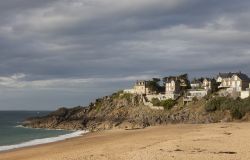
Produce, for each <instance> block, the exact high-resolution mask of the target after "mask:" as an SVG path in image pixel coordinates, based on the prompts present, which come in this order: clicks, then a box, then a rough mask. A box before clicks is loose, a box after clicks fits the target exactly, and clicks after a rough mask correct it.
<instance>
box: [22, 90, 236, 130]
mask: <svg viewBox="0 0 250 160" xmlns="http://www.w3.org/2000/svg"><path fill="white" fill-rule="evenodd" d="M206 101H207V100H206V99H201V100H199V101H196V102H191V103H190V104H188V105H186V106H183V104H182V98H179V99H178V100H177V103H176V105H175V106H173V107H172V108H171V109H169V110H152V109H150V108H149V107H148V106H144V105H143V102H142V98H141V96H138V95H132V94H123V93H114V94H113V95H111V96H106V97H103V98H101V99H97V100H96V102H94V103H91V104H90V105H89V106H87V107H75V108H71V109H67V108H60V109H58V110H57V111H55V112H52V113H50V114H49V115H47V116H44V117H33V118H28V119H27V120H26V121H25V122H24V123H23V125H24V126H25V127H33V128H54V129H67V130H76V129H77V130H78V129H88V130H90V131H97V130H104V129H112V128H122V129H138V128H144V127H147V126H155V125H165V124H168V123H214V122H220V121H232V116H231V114H230V111H228V110H214V111H207V110H206V109H205V105H206V104H207V102H206Z"/></svg>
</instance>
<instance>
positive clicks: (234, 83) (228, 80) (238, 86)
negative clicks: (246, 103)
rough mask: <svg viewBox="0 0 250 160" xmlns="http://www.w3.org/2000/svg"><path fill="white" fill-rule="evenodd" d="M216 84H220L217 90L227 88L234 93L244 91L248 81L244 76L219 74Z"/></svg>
mask: <svg viewBox="0 0 250 160" xmlns="http://www.w3.org/2000/svg"><path fill="white" fill-rule="evenodd" d="M217 82H219V83H220V85H219V88H229V90H234V91H236V92H241V91H243V90H246V88H248V86H249V82H250V79H249V77H248V76H247V75H246V74H243V73H241V72H238V73H231V72H229V73H219V75H218V77H217Z"/></svg>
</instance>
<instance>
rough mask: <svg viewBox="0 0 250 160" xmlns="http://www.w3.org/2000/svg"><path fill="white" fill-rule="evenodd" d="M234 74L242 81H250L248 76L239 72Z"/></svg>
mask: <svg viewBox="0 0 250 160" xmlns="http://www.w3.org/2000/svg"><path fill="white" fill-rule="evenodd" d="M234 75H237V76H238V77H239V78H240V79H241V80H242V81H250V79H249V77H248V76H247V75H246V74H243V73H241V72H239V73H236V74H234Z"/></svg>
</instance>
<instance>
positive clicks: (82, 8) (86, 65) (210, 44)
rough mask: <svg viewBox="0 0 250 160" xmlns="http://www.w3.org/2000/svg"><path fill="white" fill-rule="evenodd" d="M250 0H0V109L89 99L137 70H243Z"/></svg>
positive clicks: (248, 67)
mask: <svg viewBox="0 0 250 160" xmlns="http://www.w3.org/2000/svg"><path fill="white" fill-rule="evenodd" d="M249 15H250V1H249V0H238V1H235V0H219V1H218V0H209V1H208V0H136V1H135V0H43V1H35V0H7V1H0V110H54V109H56V108H58V107H62V106H66V107H73V106H77V105H83V106H86V105H88V104H89V103H90V102H91V101H93V100H95V99H96V98H98V97H101V96H105V95H107V94H111V93H112V92H114V91H117V90H120V89H124V88H129V87H132V85H133V83H134V81H135V80H137V79H150V78H152V77H164V76H168V75H178V74H182V73H188V74H189V77H199V76H210V77H211V76H216V74H218V73H219V72H228V71H232V72H237V71H242V72H244V73H246V74H248V75H250V63H249V61H250V16H249Z"/></svg>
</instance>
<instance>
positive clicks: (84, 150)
mask: <svg viewBox="0 0 250 160" xmlns="http://www.w3.org/2000/svg"><path fill="white" fill-rule="evenodd" d="M249 133H250V123H217V124H198V125H195V124H178V125H167V126H158V127H149V128H146V129H140V130H109V131H101V132H95V133H88V134H85V135H83V136H81V137H77V138H72V139H68V140H65V141H61V142H56V143H51V144H45V145H39V146H34V147H29V148H23V149H18V150H15V151H9V152H4V153H0V160H34V159H35V160H95V159H98V160H120V159H121V160H128V159H129V160H163V159H164V160H165V159H170V160H171V159H173V160H175V159H176V160H178V159H192V160H200V159H202V160H210V159H213V160H216V159H218V160H230V159H231V160H235V159H250V134H249Z"/></svg>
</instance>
